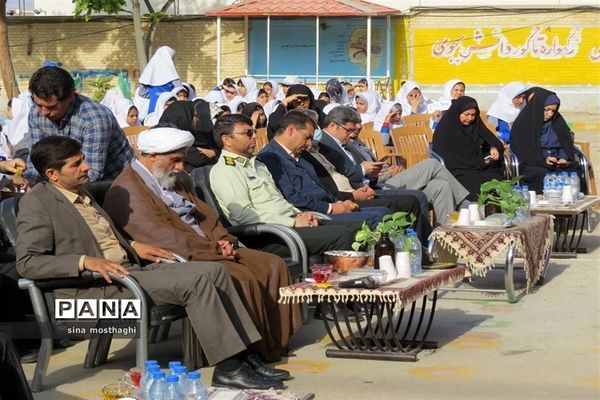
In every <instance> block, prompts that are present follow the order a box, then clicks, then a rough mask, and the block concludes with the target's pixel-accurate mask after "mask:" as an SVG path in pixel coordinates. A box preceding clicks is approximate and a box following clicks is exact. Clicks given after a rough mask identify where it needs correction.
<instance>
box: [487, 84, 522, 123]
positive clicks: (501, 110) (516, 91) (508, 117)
mask: <svg viewBox="0 0 600 400" xmlns="http://www.w3.org/2000/svg"><path fill="white" fill-rule="evenodd" d="M526 90H527V86H525V84H524V83H523V82H518V81H514V82H510V83H509V84H507V85H506V86H504V87H503V88H502V89H500V92H498V96H497V97H496V101H495V102H494V104H492V106H491V107H490V109H489V110H488V112H487V115H488V116H492V117H496V118H498V119H501V120H502V121H504V122H508V123H510V122H513V121H514V120H515V119H516V118H517V115H519V112H520V111H521V109H520V108H517V107H516V106H515V105H514V104H513V102H512V100H513V99H514V98H515V97H517V96H518V95H520V94H522V93H523V92H525V91H526Z"/></svg>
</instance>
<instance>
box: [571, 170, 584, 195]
mask: <svg viewBox="0 0 600 400" xmlns="http://www.w3.org/2000/svg"><path fill="white" fill-rule="evenodd" d="M569 183H570V184H571V188H572V189H573V200H574V201H577V200H579V192H580V191H581V182H580V181H579V176H577V172H571V175H570V176H569Z"/></svg>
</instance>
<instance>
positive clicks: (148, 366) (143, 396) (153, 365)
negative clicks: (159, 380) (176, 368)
mask: <svg viewBox="0 0 600 400" xmlns="http://www.w3.org/2000/svg"><path fill="white" fill-rule="evenodd" d="M155 372H160V365H158V363H157V362H156V360H147V361H145V362H144V374H143V375H142V379H140V392H139V395H140V400H149V399H150V387H151V386H152V382H154V377H153V374H154V373H155Z"/></svg>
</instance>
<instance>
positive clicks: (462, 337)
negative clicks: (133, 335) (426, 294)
mask: <svg viewBox="0 0 600 400" xmlns="http://www.w3.org/2000/svg"><path fill="white" fill-rule="evenodd" d="M577 136H578V139H579V140H586V141H590V142H591V143H592V160H593V161H594V162H595V164H596V165H600V135H598V134H596V133H583V134H578V135H577ZM599 220H600V214H598V213H597V212H596V213H595V214H594V215H593V221H594V227H595V229H594V231H593V232H592V233H586V234H585V236H584V239H583V244H584V245H585V246H586V247H587V248H588V249H589V250H590V252H589V253H588V254H583V255H580V256H579V258H577V259H571V260H564V259H563V260H557V259H552V260H551V261H550V269H549V272H548V275H547V277H546V283H545V284H544V285H543V286H541V287H539V288H538V289H537V291H536V292H534V293H531V294H529V295H526V296H524V297H523V298H521V299H520V301H519V302H518V303H516V304H507V303H506V301H505V299H504V297H502V296H499V295H498V296H490V295H487V294H482V293H463V292H461V293H458V292H457V293H447V294H446V295H444V296H443V298H442V299H441V300H440V301H439V303H438V311H437V314H436V320H435V321H434V326H433V328H432V332H431V334H430V338H431V339H434V338H435V339H437V340H438V341H439V343H440V348H439V349H438V350H435V351H425V352H422V353H421V354H420V355H419V361H418V362H416V363H402V362H383V361H358V360H342V359H328V358H326V357H325V355H324V348H325V346H326V345H327V344H328V343H329V339H328V337H327V335H326V334H325V331H324V329H323V327H322V323H321V322H320V321H314V320H313V321H311V322H310V323H309V324H308V325H306V326H305V327H304V329H303V330H302V331H301V333H300V334H299V335H298V336H297V337H296V338H295V339H294V345H295V346H296V348H297V349H296V357H292V358H289V359H287V360H286V361H284V362H283V363H281V367H283V368H286V369H289V370H290V371H291V372H292V374H293V375H294V377H295V379H294V380H292V381H289V389H290V390H292V391H295V392H315V393H316V396H317V398H319V399H327V400H330V399H331V400H334V399H398V398H401V397H404V398H409V399H444V400H448V399H525V398H527V399H599V398H600V309H599V308H600V296H599V293H600V292H599V290H598V287H599V286H600V273H599V271H600V266H599V265H598V258H599V257H600V228H598V227H597V226H598V221H599ZM516 276H517V282H520V285H521V286H520V287H522V285H523V283H524V276H523V274H522V272H520V271H519V272H518V273H517V275H516ZM486 279H488V280H489V282H490V284H496V283H497V286H498V287H499V288H501V287H502V272H501V271H493V272H491V273H490V275H488V278H486ZM179 340H180V337H178V336H172V338H171V339H170V340H168V341H166V342H163V343H160V344H158V345H153V346H152V347H151V349H150V352H151V355H152V357H154V358H158V359H159V361H160V362H161V364H163V365H164V364H166V362H167V361H168V360H170V359H178V358H181V352H180V350H179V346H178V343H179ZM86 348H87V342H81V343H78V344H77V345H75V346H74V347H71V348H69V349H66V350H61V351H58V352H56V353H55V354H54V355H53V356H52V358H51V360H50V367H49V373H48V377H47V385H48V389H47V390H46V391H44V392H42V393H38V394H36V396H35V398H36V399H39V400H50V399H61V400H62V399H66V400H69V399H80V398H85V399H100V398H101V395H100V387H101V386H102V385H103V384H105V383H110V382H114V381H116V380H117V379H119V378H120V377H121V376H122V374H123V371H124V370H126V369H128V368H129V367H131V366H133V364H134V362H135V361H134V360H135V349H134V346H133V343H132V342H129V341H127V340H115V341H114V343H113V346H112V348H111V354H110V356H109V363H108V364H106V365H105V366H103V367H102V368H97V369H92V370H86V369H84V368H83V366H82V363H83V358H84V354H85V350H86ZM33 367H34V365H26V366H25V371H26V373H27V375H28V377H31V375H32V373H33ZM211 372H212V371H211V369H210V368H206V369H203V370H202V373H203V374H204V376H203V380H204V382H205V383H208V382H209V381H210V375H211Z"/></svg>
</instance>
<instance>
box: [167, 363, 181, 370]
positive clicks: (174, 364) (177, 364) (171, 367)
mask: <svg viewBox="0 0 600 400" xmlns="http://www.w3.org/2000/svg"><path fill="white" fill-rule="evenodd" d="M180 365H181V361H169V369H173V368H175V367H178V366H180Z"/></svg>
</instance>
